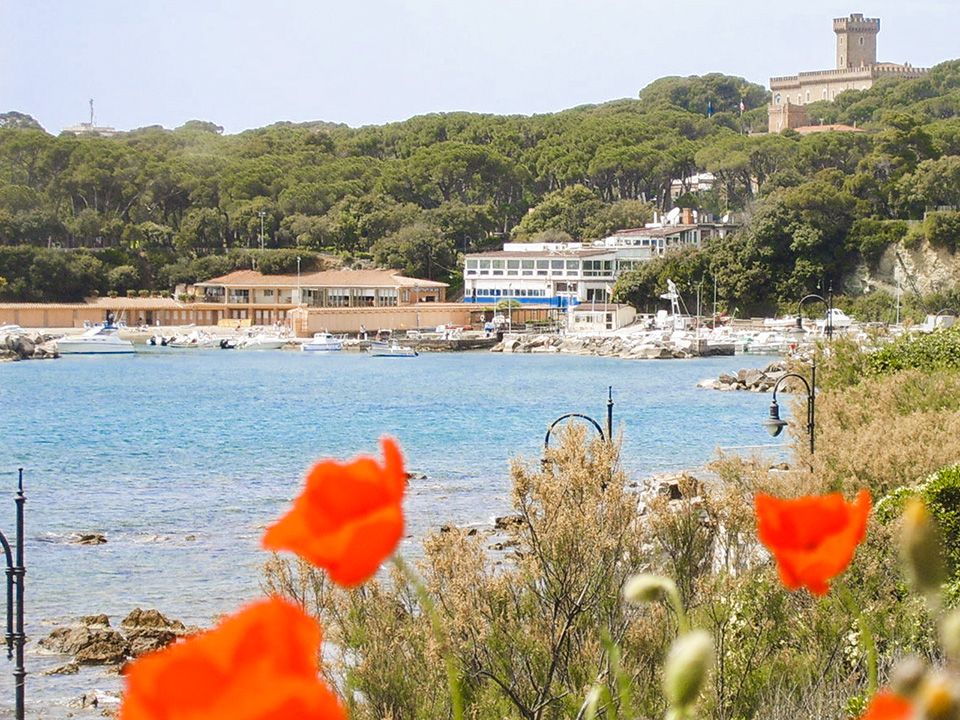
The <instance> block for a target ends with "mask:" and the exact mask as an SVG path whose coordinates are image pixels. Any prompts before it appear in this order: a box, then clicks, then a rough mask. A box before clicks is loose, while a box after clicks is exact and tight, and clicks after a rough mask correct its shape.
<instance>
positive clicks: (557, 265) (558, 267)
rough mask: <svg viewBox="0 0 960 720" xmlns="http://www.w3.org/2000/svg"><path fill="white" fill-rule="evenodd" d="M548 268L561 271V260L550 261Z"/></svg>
mask: <svg viewBox="0 0 960 720" xmlns="http://www.w3.org/2000/svg"><path fill="white" fill-rule="evenodd" d="M550 267H551V268H553V269H554V270H563V260H551V261H550Z"/></svg>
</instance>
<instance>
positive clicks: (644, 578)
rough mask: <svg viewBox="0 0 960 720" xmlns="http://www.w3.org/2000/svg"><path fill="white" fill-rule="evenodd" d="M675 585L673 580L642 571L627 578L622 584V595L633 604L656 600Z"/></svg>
mask: <svg viewBox="0 0 960 720" xmlns="http://www.w3.org/2000/svg"><path fill="white" fill-rule="evenodd" d="M673 587H675V586H674V584H673V580H670V579H669V578H665V577H663V576H661V575H653V574H651V573H643V574H640V575H634V576H633V577H631V578H628V579H627V582H626V583H625V584H624V586H623V597H624V598H626V599H627V600H628V601H629V602H632V603H634V604H635V605H640V604H641V603H648V602H656V601H657V600H660V599H661V598H663V596H664V595H666V594H667V593H669V592H670V590H671V589H672V588H673Z"/></svg>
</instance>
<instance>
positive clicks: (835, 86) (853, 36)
mask: <svg viewBox="0 0 960 720" xmlns="http://www.w3.org/2000/svg"><path fill="white" fill-rule="evenodd" d="M833 32H834V33H836V35H837V67H836V69H834V70H813V71H811V72H802V73H799V74H798V75H790V76H786V77H774V78H770V92H771V95H772V97H771V100H770V109H769V118H770V125H769V129H770V132H773V133H776V132H782V131H783V130H786V129H787V128H792V129H796V128H799V127H806V126H809V118H808V117H807V110H806V107H805V105H807V104H808V103H812V102H816V101H818V100H833V99H834V98H836V96H837V95H839V94H840V93H842V92H844V91H845V90H866V89H868V88H870V87H871V86H872V85H873V84H874V82H876V81H877V80H878V79H879V78H883V77H901V78H917V77H921V76H922V75H924V74H925V73H926V72H928V71H927V69H926V68H916V67H913V66H912V65H910V64H909V63H907V64H905V65H899V64H897V63H886V62H877V34H878V33H879V32H880V18H867V17H864V16H863V15H862V14H860V13H854V14H852V15H850V17H845V18H836V19H835V20H834V21H833Z"/></svg>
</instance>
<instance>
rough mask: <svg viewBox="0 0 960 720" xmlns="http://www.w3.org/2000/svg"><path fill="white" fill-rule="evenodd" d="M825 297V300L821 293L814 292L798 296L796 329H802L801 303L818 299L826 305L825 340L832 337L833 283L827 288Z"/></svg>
mask: <svg viewBox="0 0 960 720" xmlns="http://www.w3.org/2000/svg"><path fill="white" fill-rule="evenodd" d="M827 298H829V299H828V300H825V299H824V298H823V296H822V295H817V294H816V293H810V294H809V295H804V296H803V297H802V298H800V302H798V303H797V329H798V330H803V304H804V303H805V302H807V301H809V300H819V301H820V302H822V303H823V304H824V305H826V306H827V325H826V328H825V329H826V333H827V340H832V339H833V285H832V284H831V285H830V288H829V290H827Z"/></svg>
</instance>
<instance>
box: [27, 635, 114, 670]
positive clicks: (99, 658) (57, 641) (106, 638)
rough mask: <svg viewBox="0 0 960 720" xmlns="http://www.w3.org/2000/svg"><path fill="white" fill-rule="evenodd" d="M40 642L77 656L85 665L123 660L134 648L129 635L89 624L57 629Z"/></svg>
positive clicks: (62, 652) (63, 652)
mask: <svg viewBox="0 0 960 720" xmlns="http://www.w3.org/2000/svg"><path fill="white" fill-rule="evenodd" d="M39 644H40V647H41V648H43V649H44V650H47V651H49V652H54V653H59V654H62V655H73V656H74V660H75V661H76V662H77V663H79V664H81V665H112V664H116V663H120V662H123V660H124V659H125V658H126V657H127V654H128V653H129V650H130V647H129V644H128V643H127V640H126V638H124V637H123V635H121V634H120V633H119V632H117V631H116V630H111V629H110V628H97V627H86V626H83V627H61V628H56V629H54V630H53V632H51V633H50V634H49V635H48V636H47V637H45V638H43V639H42V640H40V643H39Z"/></svg>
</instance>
